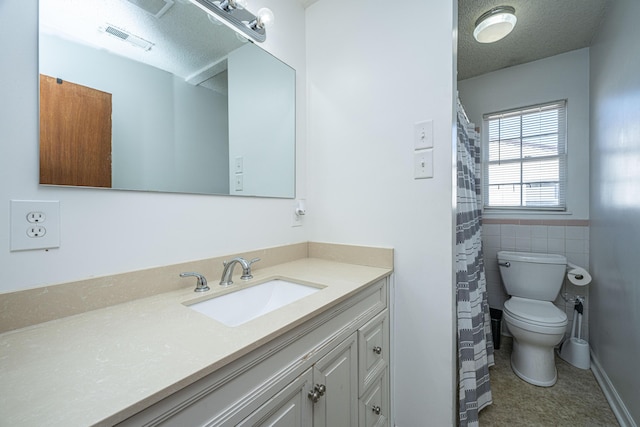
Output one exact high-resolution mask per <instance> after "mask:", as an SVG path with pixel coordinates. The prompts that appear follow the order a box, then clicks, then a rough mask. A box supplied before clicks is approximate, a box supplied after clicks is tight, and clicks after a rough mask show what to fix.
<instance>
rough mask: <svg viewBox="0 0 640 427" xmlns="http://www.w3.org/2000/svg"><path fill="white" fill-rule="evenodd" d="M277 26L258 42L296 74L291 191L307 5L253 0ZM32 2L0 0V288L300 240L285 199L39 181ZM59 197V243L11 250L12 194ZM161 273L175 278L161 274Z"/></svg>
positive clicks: (300, 135) (302, 122)
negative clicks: (84, 186)
mask: <svg viewBox="0 0 640 427" xmlns="http://www.w3.org/2000/svg"><path fill="white" fill-rule="evenodd" d="M263 5H264V6H268V7H270V8H271V9H272V10H273V11H274V13H275V14H276V17H277V19H278V21H277V22H278V25H274V26H273V28H272V29H270V30H269V38H268V40H267V42H266V43H265V44H264V45H263V46H264V47H265V48H266V49H267V50H269V51H271V52H273V53H274V54H275V55H276V56H278V57H279V58H281V59H283V60H284V61H285V62H287V63H288V64H290V65H291V66H293V67H294V68H295V69H296V70H297V72H298V75H297V88H298V90H297V92H296V96H297V104H298V110H297V112H296V115H297V122H296V124H297V144H298V147H297V148H298V150H297V156H298V157H297V159H298V165H297V170H298V171H299V173H298V176H297V189H298V190H299V191H300V192H301V193H304V192H305V191H306V171H305V163H304V155H305V154H304V153H305V151H306V150H305V144H306V142H305V134H306V130H305V126H306V113H305V105H306V101H305V90H304V87H305V72H306V71H305V53H304V47H305V46H304V45H305V34H304V10H303V9H302V7H301V6H300V5H299V4H298V3H297V2H294V1H290V0H270V1H268V2H267V1H266V0H261V1H258V0H255V1H254V2H253V3H252V7H255V8H256V9H257V8H260V7H261V6H263ZM37 18H38V7H37V2H36V1H35V0H27V1H20V2H17V1H3V2H0V28H2V30H3V33H5V34H11V37H3V38H1V39H0V51H1V52H2V62H1V65H0V67H1V68H0V80H1V81H3V86H2V103H0V150H1V155H0V203H1V204H2V205H4V208H2V209H0V224H2V225H0V291H10V290H17V289H23V288H28V287H37V286H42V285H46V284H54V283H60V282H67V281H72V280H78V279H82V278H87V277H94V276H102V275H108V274H114V273H120V272H125V271H131V270H138V269H143V268H147V267H153V266H159V265H165V264H172V263H178V262H183V261H189V260H195V259H202V258H208V257H212V256H219V255H224V254H227V253H234V252H242V251H245V250H250V249H255V248H261V247H270V246H277V245H281V244H288V243H294V242H300V241H305V240H307V236H306V235H305V231H306V229H305V227H297V228H292V227H291V221H292V220H291V212H292V210H293V207H294V203H293V201H292V200H287V199H262V198H260V199H258V198H247V197H224V196H200V195H181V194H161V193H160V194H154V193H145V192H124V191H115V190H94V189H77V188H56V187H41V186H39V185H38V51H37V41H38V26H37V20H38V19H37ZM11 199H16V200H59V201H60V211H61V212H60V214H61V247H60V248H59V249H55V250H50V251H48V252H45V251H25V252H10V251H9V201H10V200H11ZM167 280H175V279H174V278H167Z"/></svg>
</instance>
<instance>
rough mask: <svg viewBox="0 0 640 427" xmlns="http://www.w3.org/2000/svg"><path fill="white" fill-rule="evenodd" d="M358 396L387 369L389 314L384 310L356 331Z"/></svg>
mask: <svg viewBox="0 0 640 427" xmlns="http://www.w3.org/2000/svg"><path fill="white" fill-rule="evenodd" d="M358 346H359V351H358V353H359V357H360V361H359V364H358V369H359V370H360V372H359V374H358V377H359V379H360V383H359V387H360V395H362V394H363V393H364V392H365V390H368V389H369V387H370V386H371V384H372V383H373V381H374V380H375V379H376V378H377V377H379V376H380V374H381V373H382V371H384V370H385V369H386V368H387V365H388V363H387V361H388V360H389V312H388V310H384V311H383V312H382V313H380V314H378V315H377V316H376V317H374V318H373V319H371V320H370V321H369V322H367V324H366V325H364V326H363V327H362V328H360V330H359V331H358Z"/></svg>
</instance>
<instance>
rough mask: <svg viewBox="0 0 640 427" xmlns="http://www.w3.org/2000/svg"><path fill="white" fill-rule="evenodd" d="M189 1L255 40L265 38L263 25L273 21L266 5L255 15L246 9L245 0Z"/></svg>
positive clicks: (271, 13) (259, 40)
mask: <svg viewBox="0 0 640 427" xmlns="http://www.w3.org/2000/svg"><path fill="white" fill-rule="evenodd" d="M190 1H191V3H193V4H195V5H196V6H198V7H199V8H200V9H202V10H204V11H205V12H207V13H208V14H209V15H211V16H214V17H215V18H218V19H220V20H221V21H222V22H223V23H224V24H226V25H227V26H228V27H230V28H233V29H234V30H235V31H237V32H238V33H240V34H242V35H243V36H245V37H248V38H250V39H252V40H255V41H257V42H263V41H265V40H266V39H267V32H266V30H265V27H266V26H267V25H268V24H270V23H272V22H273V12H271V10H269V9H267V8H266V7H265V8H262V9H260V10H259V11H258V16H256V15H254V14H253V13H251V12H249V11H248V10H247V9H246V6H247V1H246V0H190Z"/></svg>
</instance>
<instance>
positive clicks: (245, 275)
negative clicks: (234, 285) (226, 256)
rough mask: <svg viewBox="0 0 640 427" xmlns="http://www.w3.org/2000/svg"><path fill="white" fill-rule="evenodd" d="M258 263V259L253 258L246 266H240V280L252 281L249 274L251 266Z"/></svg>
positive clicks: (251, 275)
mask: <svg viewBox="0 0 640 427" xmlns="http://www.w3.org/2000/svg"><path fill="white" fill-rule="evenodd" d="M258 261H260V258H254V259H252V260H251V261H246V264H244V265H243V266H242V276H240V279H242V280H249V279H253V274H251V264H253V263H254V262H258Z"/></svg>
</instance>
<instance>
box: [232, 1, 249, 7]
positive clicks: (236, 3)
mask: <svg viewBox="0 0 640 427" xmlns="http://www.w3.org/2000/svg"><path fill="white" fill-rule="evenodd" d="M229 3H231V5H232V6H233V7H234V8H235V9H244V8H245V7H247V0H229Z"/></svg>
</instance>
